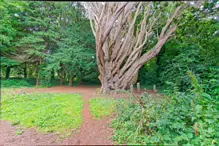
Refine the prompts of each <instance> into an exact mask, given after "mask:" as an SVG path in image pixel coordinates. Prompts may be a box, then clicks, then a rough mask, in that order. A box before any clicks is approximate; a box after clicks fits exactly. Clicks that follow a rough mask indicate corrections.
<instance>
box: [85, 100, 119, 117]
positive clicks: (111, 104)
mask: <svg viewBox="0 0 219 146" xmlns="http://www.w3.org/2000/svg"><path fill="white" fill-rule="evenodd" d="M118 101H119V100H116V99H113V98H104V97H100V98H93V99H91V100H90V101H89V104H90V110H91V114H92V115H93V116H94V117H95V119H100V118H102V117H105V116H109V115H110V114H111V113H113V112H114V111H115V110H116V106H117V103H118Z"/></svg>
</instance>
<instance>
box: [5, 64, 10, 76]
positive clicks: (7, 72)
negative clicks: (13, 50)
mask: <svg viewBox="0 0 219 146" xmlns="http://www.w3.org/2000/svg"><path fill="white" fill-rule="evenodd" d="M10 72H11V66H7V67H6V75H5V78H6V79H9V78H10Z"/></svg>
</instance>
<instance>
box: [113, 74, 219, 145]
mask: <svg viewBox="0 0 219 146" xmlns="http://www.w3.org/2000/svg"><path fill="white" fill-rule="evenodd" d="M189 76H190V78H191V79H192V86H193V90H191V91H190V93H189V94H185V93H182V92H178V91H177V90H175V91H174V93H172V94H170V96H171V97H168V98H152V97H150V96H149V95H147V94H145V95H143V96H142V97H141V98H140V100H141V103H143V104H134V103H129V106H127V107H124V108H123V109H121V111H120V115H119V116H118V117H117V119H115V120H114V121H113V124H112V127H113V128H115V129H116V132H115V135H114V137H113V139H114V140H116V141H117V143H119V144H140V145H142V144H155V145H167V144H173V145H203V146H205V145H216V144H218V143H219V116H218V113H219V102H218V100H217V99H216V98H214V97H212V96H211V95H209V94H207V93H205V92H204V90H203V89H202V86H201V85H200V84H198V80H197V79H196V77H195V76H194V75H193V74H191V72H190V73H189ZM175 89H177V88H175Z"/></svg>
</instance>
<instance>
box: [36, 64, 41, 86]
mask: <svg viewBox="0 0 219 146" xmlns="http://www.w3.org/2000/svg"><path fill="white" fill-rule="evenodd" d="M40 63H41V61H40V62H37V67H36V86H40V77H39V72H40Z"/></svg>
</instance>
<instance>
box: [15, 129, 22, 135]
mask: <svg viewBox="0 0 219 146" xmlns="http://www.w3.org/2000/svg"><path fill="white" fill-rule="evenodd" d="M23 133H24V130H23V129H20V128H19V129H18V130H17V132H16V135H22V134H23Z"/></svg>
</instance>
